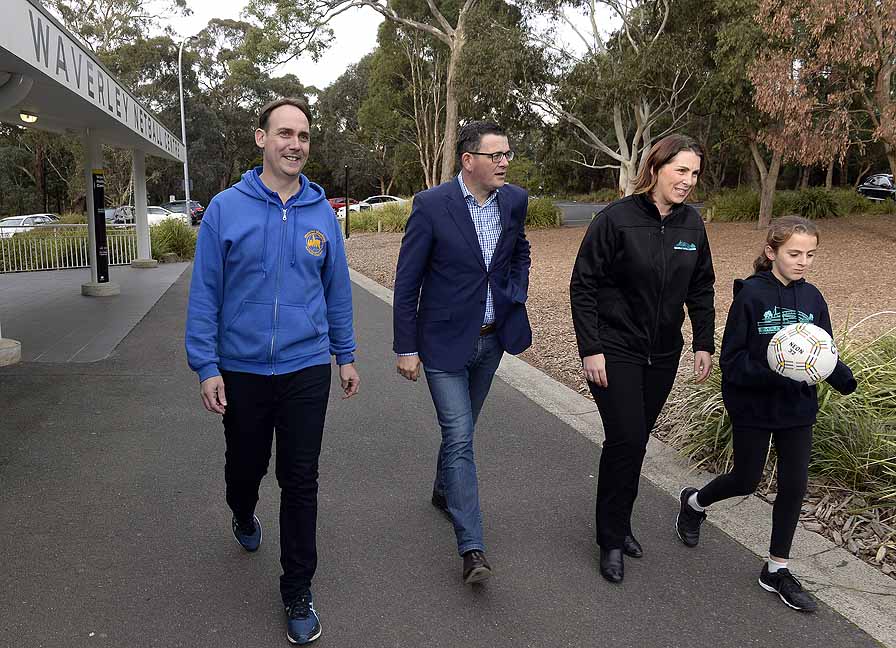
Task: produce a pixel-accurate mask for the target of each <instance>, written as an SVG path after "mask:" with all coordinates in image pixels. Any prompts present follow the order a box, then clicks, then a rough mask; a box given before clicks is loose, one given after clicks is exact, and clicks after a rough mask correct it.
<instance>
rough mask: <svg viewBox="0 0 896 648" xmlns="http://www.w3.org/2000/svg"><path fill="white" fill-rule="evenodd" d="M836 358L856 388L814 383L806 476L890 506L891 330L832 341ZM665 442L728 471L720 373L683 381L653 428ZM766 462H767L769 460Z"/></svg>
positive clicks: (893, 456)
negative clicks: (845, 390) (814, 417)
mask: <svg viewBox="0 0 896 648" xmlns="http://www.w3.org/2000/svg"><path fill="white" fill-rule="evenodd" d="M837 337H838V338H840V339H839V341H838V347H839V349H840V357H841V359H842V360H843V361H844V362H846V364H848V365H849V366H850V368H851V369H852V370H853V372H854V374H855V377H856V380H857V381H858V383H859V388H858V389H857V390H856V392H855V393H853V394H850V395H849V396H842V395H840V394H839V393H837V392H836V391H834V390H833V389H832V388H831V387H829V386H828V384H827V383H824V382H823V383H821V384H820V385H819V386H818V402H819V412H818V421H817V423H816V425H815V429H814V433H813V444H812V461H811V464H810V467H809V472H810V474H812V475H813V476H815V477H816V478H821V479H822V480H824V481H825V482H826V483H828V484H831V485H833V486H836V487H839V488H845V489H848V490H850V491H854V492H856V493H857V494H861V495H863V496H864V497H865V498H866V499H867V500H868V501H869V502H871V503H873V504H882V505H888V506H893V505H894V504H896V328H894V329H890V330H889V331H887V332H886V333H885V334H883V335H882V336H880V337H878V338H876V339H874V340H872V341H870V342H858V341H856V340H855V339H854V338H853V337H851V335H850V333H849V332H847V333H844V334H843V335H841V336H837ZM658 425H659V427H660V428H661V429H663V430H665V431H667V432H668V436H667V440H668V441H669V443H671V444H672V445H673V446H675V447H676V448H678V449H679V450H680V451H681V452H682V453H683V454H685V455H686V456H687V457H688V458H690V459H691V460H693V461H694V462H695V463H696V465H697V466H703V467H705V468H707V469H709V470H713V471H715V472H725V471H727V470H729V469H730V468H731V456H732V448H731V422H730V420H729V419H728V415H727V413H726V411H725V406H724V404H723V403H722V393H721V372H720V371H719V370H718V368H713V371H712V373H711V374H710V377H709V378H708V379H707V380H706V381H705V382H703V383H701V384H696V383H687V384H685V385H683V386H682V387H681V388H680V389H679V390H678V391H677V392H676V395H675V397H673V398H672V399H670V400H669V404H668V406H667V407H666V409H665V411H664V412H663V414H662V417H661V420H660V422H659V423H658ZM773 456H774V455H773V453H772V458H771V459H770V460H769V461H773V460H774V459H773Z"/></svg>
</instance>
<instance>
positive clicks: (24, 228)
mask: <svg viewBox="0 0 896 648" xmlns="http://www.w3.org/2000/svg"><path fill="white" fill-rule="evenodd" d="M57 220H59V219H58V218H56V216H55V214H28V215H26V216H10V217H8V218H4V219H3V220H0V239H4V238H12V236H13V234H21V233H23V232H30V231H31V230H33V229H34V228H35V227H36V226H38V225H49V224H51V223H55V222H56V221H57Z"/></svg>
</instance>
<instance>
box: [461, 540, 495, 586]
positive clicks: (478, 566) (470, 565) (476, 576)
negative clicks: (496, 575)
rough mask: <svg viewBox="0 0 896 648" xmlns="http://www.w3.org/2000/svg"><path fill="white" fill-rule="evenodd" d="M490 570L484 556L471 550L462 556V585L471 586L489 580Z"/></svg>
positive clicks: (475, 550) (476, 550)
mask: <svg viewBox="0 0 896 648" xmlns="http://www.w3.org/2000/svg"><path fill="white" fill-rule="evenodd" d="M491 575H492V568H491V565H489V564H488V561H487V560H486V559H485V554H484V553H482V552H481V551H479V550H478V549H473V550H472V551H468V552H467V553H465V554H464V583H465V584H467V585H472V584H473V583H481V582H482V581H484V580H488V579H489V578H491Z"/></svg>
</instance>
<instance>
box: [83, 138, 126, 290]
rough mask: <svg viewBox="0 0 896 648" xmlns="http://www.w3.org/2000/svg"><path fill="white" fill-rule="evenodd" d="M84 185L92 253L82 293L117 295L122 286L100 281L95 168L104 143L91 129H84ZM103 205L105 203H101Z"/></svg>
mask: <svg viewBox="0 0 896 648" xmlns="http://www.w3.org/2000/svg"><path fill="white" fill-rule="evenodd" d="M83 142H84V187H85V188H86V192H85V193H86V194H87V201H86V202H87V246H88V250H89V253H90V281H89V282H88V283H85V284H81V294H82V295H84V296H86V297H106V296H109V295H117V294H119V293H120V292H121V286H119V285H118V284H116V283H113V282H111V281H108V282H104V283H99V282H98V281H97V280H98V278H99V277H98V276H97V261H96V224H95V222H94V214H95V213H96V209H95V207H96V206H95V205H94V204H93V170H94V169H102V168H103V145H102V142H100V140H99V139H97V137H96V136H95V135H94V134H93V133H91V132H90V129H86V130H85V131H84V138H83ZM100 207H103V205H100Z"/></svg>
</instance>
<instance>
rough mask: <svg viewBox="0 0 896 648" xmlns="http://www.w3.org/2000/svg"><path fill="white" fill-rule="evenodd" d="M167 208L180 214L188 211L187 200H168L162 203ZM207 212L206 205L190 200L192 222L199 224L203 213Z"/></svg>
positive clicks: (192, 223)
mask: <svg viewBox="0 0 896 648" xmlns="http://www.w3.org/2000/svg"><path fill="white" fill-rule="evenodd" d="M162 207H164V208H165V209H167V210H168V211H170V212H177V213H180V214H186V213H187V201H186V200H175V201H173V202H167V203H165V204H164V205H162ZM204 213H205V207H203V206H202V205H200V204H199V203H198V202H197V201H195V200H191V201H190V224H191V225H198V224H199V223H200V222H201V221H202V214H204Z"/></svg>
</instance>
